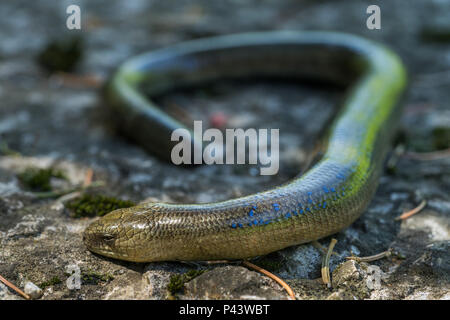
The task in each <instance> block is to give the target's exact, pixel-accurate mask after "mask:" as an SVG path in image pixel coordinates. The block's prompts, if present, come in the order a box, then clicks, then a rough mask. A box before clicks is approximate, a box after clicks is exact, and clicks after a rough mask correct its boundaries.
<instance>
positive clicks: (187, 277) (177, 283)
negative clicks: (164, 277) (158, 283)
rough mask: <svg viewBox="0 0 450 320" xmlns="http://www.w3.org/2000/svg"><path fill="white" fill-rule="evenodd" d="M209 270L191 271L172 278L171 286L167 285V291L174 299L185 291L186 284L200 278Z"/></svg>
mask: <svg viewBox="0 0 450 320" xmlns="http://www.w3.org/2000/svg"><path fill="white" fill-rule="evenodd" d="M206 271H208V270H195V269H192V270H189V271H187V272H186V273H184V274H176V275H173V276H171V277H170V281H169V284H168V285H167V291H168V292H169V294H170V295H171V296H173V297H175V295H176V294H177V293H178V292H180V291H181V289H183V287H184V284H185V283H186V282H189V281H191V280H192V279H194V278H196V277H198V276H199V275H201V274H202V273H204V272H206Z"/></svg>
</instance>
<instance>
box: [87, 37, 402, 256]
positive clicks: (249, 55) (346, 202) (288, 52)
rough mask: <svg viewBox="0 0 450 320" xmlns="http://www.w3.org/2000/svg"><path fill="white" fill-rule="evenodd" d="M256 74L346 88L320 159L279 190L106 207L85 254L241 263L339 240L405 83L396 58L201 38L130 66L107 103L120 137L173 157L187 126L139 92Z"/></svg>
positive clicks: (374, 171) (373, 172)
mask: <svg viewBox="0 0 450 320" xmlns="http://www.w3.org/2000/svg"><path fill="white" fill-rule="evenodd" d="M251 75H253V76H276V77H289V78H292V77H301V78H309V79H311V78H312V79H314V80H325V81H328V82H333V83H335V84H344V85H348V84H350V83H352V84H353V85H352V86H351V90H350V91H349V94H348V96H347V98H346V100H345V101H344V103H343V106H342V110H341V111H340V113H339V115H338V116H337V118H336V119H335V120H334V123H333V125H332V127H331V130H330V134H329V138H328V143H327V149H326V152H325V153H324V156H323V157H322V159H321V160H320V161H319V162H318V163H317V164H316V165H315V166H314V167H312V168H311V169H310V170H309V171H308V172H306V173H305V174H304V175H302V176H299V177H297V178H295V179H293V180H292V181H290V182H288V183H286V184H284V185H282V186H280V187H277V188H274V189H271V190H267V191H264V192H260V193H257V194H253V195H249V196H246V197H242V198H237V199H232V200H228V201H223V202H217V203H208V204H188V205H186V204H166V203H148V204H143V205H139V206H136V207H132V208H128V209H119V210H116V211H113V212H111V213H109V214H108V215H106V216H104V217H103V218H101V219H99V220H98V221H95V222H93V223H92V224H91V225H90V226H89V227H88V228H87V229H86V231H85V233H84V241H85V243H86V246H87V247H88V248H89V249H90V250H92V251H93V252H96V253H99V254H102V255H105V256H108V257H113V258H117V259H123V260H129V261H136V262H149V261H166V260H185V261H188V260H218V259H230V260H231V259H245V258H250V257H254V256H259V255H264V254H267V253H270V252H273V251H276V250H280V249H283V248H286V247H288V246H292V245H296V244H300V243H304V242H309V241H312V240H316V239H319V238H322V237H325V236H328V235H330V234H333V233H336V232H338V231H340V230H342V229H343V228H345V227H347V226H348V225H350V224H351V223H352V222H353V221H354V220H356V219H357V218H358V217H359V216H360V215H361V213H362V212H363V211H364V210H365V208H366V207H367V205H368V204H369V202H370V200H371V198H372V196H373V194H374V192H375V190H376V187H377V184H378V178H379V175H380V172H381V169H382V162H383V160H384V158H385V155H386V152H387V150H388V146H389V139H390V138H391V136H392V133H393V132H394V129H395V126H396V121H397V117H398V114H399V108H398V107H397V102H398V100H399V98H400V96H401V93H402V92H403V90H404V87H405V84H406V74H405V70H404V68H403V66H402V64H401V62H400V60H399V59H398V57H397V56H396V55H394V54H393V53H392V52H391V51H389V50H388V49H386V48H385V47H383V46H381V45H379V44H376V43H373V42H371V41H368V40H365V39H362V38H359V37H356V36H352V35H346V34H340V33H329V32H269V33H250V34H241V35H232V36H224V37H217V38H210V39H204V40H196V41H191V42H187V43H182V44H179V45H176V46H173V47H171V48H167V49H162V50H159V51H155V52H151V53H149V54H146V55H142V56H139V57H137V58H134V59H133V60H130V61H129V62H126V63H125V64H124V65H122V66H121V67H120V68H119V70H118V71H117V72H116V74H115V75H114V77H113V78H112V80H111V81H110V82H109V84H108V86H107V90H106V97H107V99H108V101H109V103H110V104H111V105H112V106H113V107H114V108H115V110H116V112H118V115H119V116H120V119H121V121H122V129H123V131H124V133H126V134H127V135H128V136H130V137H131V138H133V139H135V140H136V141H137V142H139V143H141V144H142V145H143V146H144V147H145V148H147V149H148V150H150V151H152V152H156V153H158V154H159V155H161V156H163V157H168V155H170V150H171V148H172V146H173V143H172V142H170V134H171V132H172V131H173V130H174V129H176V128H183V127H184V126H183V125H181V124H180V123H178V122H177V121H176V120H175V119H173V118H171V117H169V116H168V115H166V114H165V113H163V112H162V111H160V110H159V109H158V108H157V107H156V106H155V105H153V104H152V102H151V101H149V100H147V99H145V98H144V96H143V95H142V94H141V93H140V90H139V88H140V86H142V85H143V84H145V85H146V87H147V88H148V91H149V92H148V93H149V94H150V95H152V94H157V93H161V92H163V91H165V90H169V89H173V88H175V87H179V86H183V85H192V84H196V83H204V82H205V81H209V80H212V79H217V78H223V77H228V78H230V77H232V78H235V77H242V76H251ZM299 125H301V124H299Z"/></svg>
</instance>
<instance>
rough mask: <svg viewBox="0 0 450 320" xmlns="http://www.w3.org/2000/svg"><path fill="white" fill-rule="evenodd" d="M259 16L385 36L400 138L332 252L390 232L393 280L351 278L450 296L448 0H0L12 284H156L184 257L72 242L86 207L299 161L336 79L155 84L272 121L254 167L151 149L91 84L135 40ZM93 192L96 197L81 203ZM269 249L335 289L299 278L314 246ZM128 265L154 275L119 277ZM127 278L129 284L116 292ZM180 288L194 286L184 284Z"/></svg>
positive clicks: (379, 242) (254, 177)
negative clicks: (128, 257)
mask: <svg viewBox="0 0 450 320" xmlns="http://www.w3.org/2000/svg"><path fill="white" fill-rule="evenodd" d="M71 4H76V5H79V6H80V8H81V30H68V29H67V28H66V19H67V17H68V14H66V8H67V7H68V6H69V5H71ZM371 4H377V5H379V6H380V8H381V30H369V29H368V28H367V27H366V20H367V18H368V16H369V15H368V14H367V13H366V9H367V7H368V6H369V5H371ZM267 30H331V31H343V32H349V33H353V34H357V35H360V36H363V37H366V38H370V39H373V40H376V41H379V42H382V43H385V44H386V45H387V46H389V47H390V48H392V49H393V50H394V51H395V52H397V53H398V54H399V55H400V56H401V58H402V59H403V61H404V62H405V64H406V66H407V69H408V72H409V89H408V92H407V94H406V96H405V98H404V101H403V106H404V112H403V116H402V119H401V125H400V128H399V134H398V136H397V138H396V141H395V145H394V147H393V149H394V150H395V151H394V152H392V156H391V157H390V160H389V161H388V163H387V170H386V173H385V175H384V176H383V177H382V179H381V183H380V188H379V191H378V192H377V195H376V197H375V199H374V201H373V202H372V204H371V206H370V208H369V209H368V211H367V212H366V214H364V216H363V217H362V218H361V219H359V220H358V221H357V222H356V223H355V224H353V225H352V226H351V227H350V228H349V229H347V230H346V231H344V232H341V233H340V234H339V236H338V240H339V242H338V245H337V246H336V251H338V252H339V253H340V256H339V257H334V258H333V259H334V260H333V263H334V266H336V265H337V264H338V263H340V262H342V261H343V257H344V256H345V255H349V254H350V253H354V254H358V255H369V254H375V253H377V252H380V251H383V250H386V249H387V248H389V247H394V248H396V249H397V251H399V252H401V256H402V257H404V258H402V259H398V260H395V259H394V261H391V260H390V261H387V262H380V263H378V262H377V263H378V264H377V265H378V266H380V267H381V269H382V270H383V272H384V273H385V274H386V279H387V280H386V282H387V283H389V284H390V285H391V287H390V288H389V289H386V287H384V289H380V290H372V291H371V290H369V289H367V288H366V289H365V290H363V291H361V292H362V293H361V292H359V293H354V294H356V295H357V298H372V299H380V298H394V299H417V298H429V299H439V298H445V297H446V298H449V296H448V285H449V281H448V280H449V278H448V275H449V271H450V267H449V264H450V259H449V251H450V250H448V248H449V232H450V231H449V230H450V227H449V224H450V222H449V215H448V214H449V213H450V196H449V192H448V190H450V162H449V152H448V149H449V148H450V107H449V101H450V90H448V89H449V87H450V1H448V0H430V1H423V0H410V1H403V0H389V1H387V0H386V1H361V0H348V1H335V0H334V1H333V0H329V1H327V0H321V1H318V0H301V1H299V0H295V1H294V0H279V1H261V0H255V1H252V0H228V1H210V0H205V1H184V0H177V1H144V0H136V1H111V0H105V1H76V0H73V1H42V0H40V1H33V2H30V1H1V2H0V101H1V103H0V221H1V222H0V241H1V242H0V243H1V250H0V275H3V276H5V275H6V276H8V277H9V279H11V280H13V281H16V283H23V282H24V281H25V279H29V280H32V281H34V282H35V283H40V284H43V286H42V287H43V290H44V297H45V298H48V299H58V298H110V297H114V298H137V297H138V296H139V294H140V295H141V296H142V295H143V296H144V297H146V298H159V299H164V298H167V290H166V287H167V283H168V282H169V281H170V277H171V276H172V275H174V274H182V273H183V272H185V271H186V270H187V269H186V267H185V266H183V265H181V264H174V263H173V264H168V263H166V264H152V265H151V266H145V265H139V264H127V263H118V262H116V261H109V260H107V259H102V258H99V257H96V256H93V255H91V254H89V253H88V252H87V251H86V249H85V248H84V246H83V244H82V243H81V232H82V230H83V229H84V227H85V226H86V225H87V224H88V223H89V222H90V221H92V220H91V219H90V218H81V219H80V218H79V217H80V216H92V215H96V214H97V215H100V214H101V213H104V212H107V211H109V210H111V209H112V208H115V207H116V206H123V205H129V204H130V203H137V202H140V201H142V200H162V201H167V202H197V203H200V202H210V201H219V200H225V199H229V198H233V197H236V196H241V195H246V194H250V193H253V192H258V191H261V190H263V189H265V188H268V187H272V186H275V185H278V184H281V183H283V182H285V181H287V180H288V179H290V178H292V177H294V176H295V175H297V174H298V173H299V172H301V170H302V169H304V168H305V166H306V164H307V163H308V155H309V154H310V153H311V151H312V150H313V149H314V147H315V146H316V144H317V141H318V140H319V139H320V137H321V136H322V133H323V130H324V127H325V125H326V124H328V122H329V121H330V119H331V118H332V116H333V114H334V111H335V110H336V107H337V105H338V104H339V102H340V101H341V100H342V98H343V92H342V91H341V90H337V89H336V88H327V87H323V86H322V87H320V86H317V85H311V84H307V83H292V82H287V81H286V82H283V81H276V82H269V81H267V80H264V81H262V80H258V79H255V80H254V81H222V82H220V81H219V82H214V83H210V84H207V85H205V86H203V87H201V88H196V89H195V90H194V89H192V90H182V91H181V90H180V91H176V92H169V93H167V94H165V95H163V96H160V97H158V98H157V102H158V103H159V104H160V105H161V108H162V109H163V110H165V111H166V112H168V113H170V114H172V115H174V116H175V117H177V118H179V119H180V120H182V121H185V122H187V123H192V120H203V121H204V123H207V124H208V125H209V126H210V127H219V128H222V127H226V128H235V127H239V128H250V127H253V128H280V153H281V155H280V156H281V158H280V171H279V173H278V175H276V176H260V175H259V170H258V168H256V167H254V166H247V165H243V166H242V165H241V166H238V165H235V166H201V167H199V168H196V169H193V170H189V169H185V168H184V169H183V168H179V167H175V166H173V165H171V164H170V163H166V162H163V161H161V160H159V159H158V158H156V157H154V156H153V155H151V154H148V153H146V152H145V151H143V150H142V149H141V148H140V147H139V146H136V145H134V144H133V143H132V142H130V141H128V140H127V139H125V138H123V137H122V136H121V135H119V134H118V133H117V132H116V130H115V129H114V126H113V122H114V120H117V119H114V115H113V114H112V113H111V112H110V110H109V109H108V106H107V105H106V104H105V103H104V102H103V100H102V97H101V88H102V86H103V84H104V82H105V81H106V80H107V79H108V76H109V75H110V74H111V73H112V72H113V71H114V69H115V68H117V67H118V66H119V65H120V63H122V62H123V61H125V60H126V59H128V58H130V57H132V56H133V55H136V54H139V53H142V52H146V51H149V50H152V49H156V48H161V47H165V46H168V45H170V44H174V43H178V42H181V41H184V40H189V39H195V38H202V37H208V36H214V35H222V34H230V33H239V32H245V31H267ZM311 119H313V121H311ZM299 124H302V125H301V126H300V125H299ZM40 169H45V170H47V171H45V172H42V171H39V170H40ZM33 170H34V171H33ZM36 173H38V175H37V177H36ZM99 181H101V182H102V183H98V186H97V185H95V186H96V187H95V188H94V187H93V188H91V189H89V192H88V193H89V195H90V196H92V197H94V196H95V197H97V198H94V199H92V198H87V199H85V198H82V200H83V201H85V202H81V203H80V202H78V203H77V202H76V203H72V204H69V205H67V204H62V203H60V202H58V201H56V202H55V198H56V199H57V198H58V197H57V196H58V195H60V194H63V193H64V191H65V190H71V189H73V188H75V189H76V188H78V187H79V186H83V185H90V184H92V183H94V184H95V182H99ZM100 196H101V197H105V198H98V197H100ZM105 199H106V200H105ZM423 200H426V201H427V207H426V209H425V211H424V212H422V213H421V215H420V216H418V217H417V218H414V219H411V220H407V221H405V222H401V223H400V222H396V221H394V218H395V217H396V216H398V215H399V214H401V213H402V212H403V211H405V210H409V209H411V208H414V207H416V206H417V205H418V204H419V203H420V202H421V201H423ZM90 201H91V202H92V201H94V204H95V205H99V203H100V205H101V206H103V207H102V209H99V211H95V212H91V211H92V210H90V209H89V208H90V207H89V206H90V205H92V203H91V202H90ZM55 203H56V204H55ZM84 204H86V206H87V207H88V209H86V207H83V205H84ZM58 205H59V206H58ZM71 208H72V209H71ZM327 241H328V240H327ZM327 241H325V243H328V242H327ZM420 259H421V260H420ZM266 260H267V261H268V263H269V264H266V266H270V265H272V267H273V268H274V269H276V270H275V271H276V272H277V273H278V275H280V276H282V277H284V278H286V279H290V281H291V282H290V283H291V285H292V286H294V287H295V288H296V293H297V294H298V296H299V297H304V298H327V297H328V295H329V294H330V293H329V292H326V291H320V290H319V289H318V290H319V291H317V292H316V293H308V292H307V291H308V290H303V289H305V288H307V287H308V286H309V285H313V284H311V283H309V282H307V281H309V280H305V279H313V278H315V277H318V276H319V274H320V273H319V270H320V267H319V266H320V255H319V252H318V251H317V250H316V249H314V248H313V247H311V246H306V245H305V246H299V247H296V248H290V249H286V250H283V251H281V252H278V253H276V254H274V255H272V256H270V257H269V258H266ZM71 261H72V262H73V261H78V263H79V264H80V266H81V268H82V272H84V275H85V282H84V284H86V285H85V286H83V287H82V290H79V291H70V290H68V289H67V288H65V286H64V285H63V280H64V279H66V278H67V276H65V275H64V268H65V265H66V264H67V263H69V262H71ZM267 261H265V262H266V263H267ZM436 261H440V262H439V263H438V262H436ZM261 263H263V262H261ZM276 266H278V268H275V267H276ZM233 270H234V269H233V268H232V269H231V271H229V272H231V273H230V277H233V276H234V274H233V273H232V272H234V271H233ZM105 275H111V277H106V276H105ZM417 277H418V279H419V280H417ZM135 278H136V279H144V278H145V279H153V280H149V282H148V281H147V280H146V281H147V282H145V281H144V282H143V283H144V284H142V283H141V282H139V281H138V282H137V283H138V284H136V281H134V283H135V284H130V283H131V282H133V281H131V280H130V279H135ZM52 279H53V280H55V279H57V280H59V282H58V281H56V280H55V281H53V282H52V281H51V280H52ZM92 279H94V280H92ZM91 280H92V281H91ZM242 281H244V280H242ZM258 281H263V280H258V279H257V280H255V283H254V284H252V285H253V286H254V287H255V288H256V287H258V288H259V287H263V286H264V285H266V284H264V283H263V282H258ZM305 281H306V282H305ZM145 283H152V286H151V288H149V287H148V284H147V285H146V284H145ZM263 284H264V285H263ZM252 285H250V286H249V287H250V288H252ZM130 286H131V288H132V289H133V290H134V291H133V292H134V293H133V294H131V293H129V292H130V291H129V290H128V291H127V290H125V289H124V290H122V289H120V290H118V291H113V288H114V287H120V288H129V287H130ZM219 287H220V286H219ZM269 287H270V286H269ZM49 288H52V292H51V293H49ZM255 290H256V289H255ZM1 292H2V291H1V287H0V293H1ZM258 292H259V291H258ZM264 292H265V293H264ZM264 292H262V291H261V292H260V294H261V295H262V296H264V295H267V297H269V298H274V297H278V295H280V297H281V296H282V293H281V292H282V291H280V290H278V291H277V288H270V290H269V289H267V290H266V291H264ZM346 292H347V291H345V290H344V293H345V294H347V293H346ZM184 294H185V295H187V296H189V295H190V296H191V297H199V298H202V297H204V295H203V296H202V294H204V293H202V292H193V291H189V290H188V291H187V292H184ZM345 294H343V296H342V297H348V296H346V295H345ZM218 295H219V296H220V294H219V293H218ZM10 296H11V294H10V293H8V292H6V293H4V297H10ZM0 297H1V295H0ZM239 297H240V296H239V295H238V294H237V295H236V298H239Z"/></svg>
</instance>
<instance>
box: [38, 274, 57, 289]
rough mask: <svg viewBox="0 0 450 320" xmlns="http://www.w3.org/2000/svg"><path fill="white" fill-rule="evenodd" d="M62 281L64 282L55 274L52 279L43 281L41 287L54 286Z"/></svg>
mask: <svg viewBox="0 0 450 320" xmlns="http://www.w3.org/2000/svg"><path fill="white" fill-rule="evenodd" d="M61 282H62V281H61V279H59V278H58V277H56V276H55V277H53V278H51V279H50V280H47V281H44V282H42V283H41V284H40V285H39V288H41V289H45V288H47V287H50V286H54V285H56V284H60V283H61Z"/></svg>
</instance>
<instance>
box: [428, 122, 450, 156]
mask: <svg viewBox="0 0 450 320" xmlns="http://www.w3.org/2000/svg"><path fill="white" fill-rule="evenodd" d="M431 134H432V137H433V147H434V149H435V150H443V149H447V148H449V147H450V128H449V127H447V128H443V127H439V128H434V129H433V131H432V132H431Z"/></svg>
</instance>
